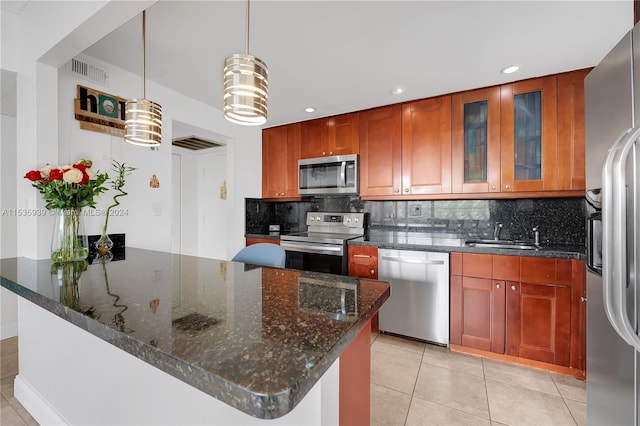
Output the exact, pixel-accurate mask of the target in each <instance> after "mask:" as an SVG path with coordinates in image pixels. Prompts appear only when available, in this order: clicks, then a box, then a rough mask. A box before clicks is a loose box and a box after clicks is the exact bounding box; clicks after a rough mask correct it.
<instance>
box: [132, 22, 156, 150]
mask: <svg viewBox="0 0 640 426" xmlns="http://www.w3.org/2000/svg"><path fill="white" fill-rule="evenodd" d="M145 36H146V13H145V11H142V99H128V100H127V102H126V103H125V114H124V140H125V142H128V143H130V144H133V145H140V146H151V147H153V146H157V145H160V142H161V138H162V107H161V106H160V105H159V104H157V103H155V102H152V101H150V100H148V99H145V96H146V93H145V92H146V72H145V65H146V64H145V63H146V39H145Z"/></svg>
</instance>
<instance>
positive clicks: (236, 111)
mask: <svg viewBox="0 0 640 426" xmlns="http://www.w3.org/2000/svg"><path fill="white" fill-rule="evenodd" d="M223 74H224V77H223V79H224V98H223V99H224V108H223V112H224V118H225V119H227V120H228V121H230V122H232V123H235V124H241V125H245V126H260V125H262V124H264V123H266V121H267V89H268V86H269V83H268V82H267V74H268V70H267V64H265V63H264V62H263V61H261V60H260V59H258V58H256V57H255V56H251V55H249V0H247V26H246V35H245V47H244V54H242V53H236V54H234V55H231V56H228V57H227V58H226V59H225V60H224V72H223Z"/></svg>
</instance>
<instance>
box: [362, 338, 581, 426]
mask: <svg viewBox="0 0 640 426" xmlns="http://www.w3.org/2000/svg"><path fill="white" fill-rule="evenodd" d="M371 340H372V345H371V424H372V425H511V426H520V425H585V424H586V383H585V382H584V381H582V380H579V379H575V378H573V377H570V376H563V375H560V374H555V373H549V372H546V371H542V370H537V369H532V368H527V367H522V366H519V365H513V364H508V363H503V362H499V361H494V360H490V359H486V358H482V357H477V356H473V355H466V354H461V353H456V352H451V351H450V350H448V349H446V348H441V347H439V346H434V345H428V344H425V343H420V342H416V341H413V340H408V339H403V338H400V337H395V336H390V335H378V334H374V335H372V337H371Z"/></svg>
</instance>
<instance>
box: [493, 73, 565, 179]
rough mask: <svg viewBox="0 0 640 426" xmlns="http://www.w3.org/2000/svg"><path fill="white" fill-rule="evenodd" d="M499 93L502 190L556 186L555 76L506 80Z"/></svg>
mask: <svg viewBox="0 0 640 426" xmlns="http://www.w3.org/2000/svg"><path fill="white" fill-rule="evenodd" d="M500 97H501V110H500V121H501V138H500V145H501V156H502V159H501V160H502V163H501V164H502V165H501V168H502V191H503V192H520V191H522V192H524V191H553V190H555V189H556V187H557V182H556V180H557V173H556V171H557V160H558V156H557V144H556V140H557V103H556V102H557V93H556V76H555V75H552V76H548V77H542V78H535V79H531V80H524V81H519V82H516V83H512V84H505V85H503V86H501V87H500Z"/></svg>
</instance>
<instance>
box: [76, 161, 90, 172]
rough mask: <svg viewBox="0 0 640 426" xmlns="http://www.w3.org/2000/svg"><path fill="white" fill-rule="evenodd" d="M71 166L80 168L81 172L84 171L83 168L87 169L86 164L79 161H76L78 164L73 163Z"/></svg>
mask: <svg viewBox="0 0 640 426" xmlns="http://www.w3.org/2000/svg"><path fill="white" fill-rule="evenodd" d="M73 168H74V169H78V170H80V171H81V172H84V171H85V170H87V166H86V165H84V164H80V163H78V164H74V165H73Z"/></svg>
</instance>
